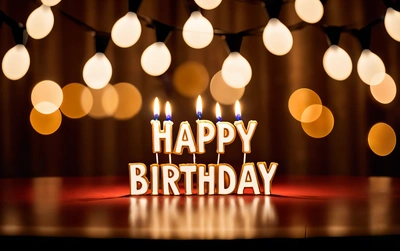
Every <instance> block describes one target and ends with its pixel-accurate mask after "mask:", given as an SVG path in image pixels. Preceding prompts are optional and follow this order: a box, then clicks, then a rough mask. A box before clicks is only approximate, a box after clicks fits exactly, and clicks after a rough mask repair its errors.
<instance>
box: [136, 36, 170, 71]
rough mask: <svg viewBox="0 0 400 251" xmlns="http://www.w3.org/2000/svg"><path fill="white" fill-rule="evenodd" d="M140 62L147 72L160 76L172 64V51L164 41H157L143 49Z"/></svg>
mask: <svg viewBox="0 0 400 251" xmlns="http://www.w3.org/2000/svg"><path fill="white" fill-rule="evenodd" d="M140 64H141V66H142V68H143V70H144V71H145V72H146V73H147V74H149V75H151V76H160V75H161V74H163V73H164V72H166V71H167V70H168V68H169V66H170V65H171V53H170V52H169V50H168V48H167V46H166V45H165V43H164V42H155V43H153V44H151V45H150V46H149V47H147V48H146V49H145V50H144V51H143V53H142V56H141V58H140Z"/></svg>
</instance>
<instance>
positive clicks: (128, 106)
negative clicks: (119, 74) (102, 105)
mask: <svg viewBox="0 0 400 251" xmlns="http://www.w3.org/2000/svg"><path fill="white" fill-rule="evenodd" d="M114 88H115V90H116V91H117V93H118V98H119V102H118V107H117V110H116V111H115V113H114V118H116V119H118V120H126V119H130V118H133V117H134V116H135V115H136V114H137V113H138V112H139V111H140V109H141V108H142V95H141V94H140V91H139V90H138V89H137V88H136V86H134V85H133V84H130V83H118V84H115V85H114Z"/></svg>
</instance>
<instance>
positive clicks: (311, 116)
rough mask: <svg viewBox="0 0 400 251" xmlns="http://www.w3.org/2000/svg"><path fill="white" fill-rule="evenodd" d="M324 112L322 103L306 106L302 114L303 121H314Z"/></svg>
mask: <svg viewBox="0 0 400 251" xmlns="http://www.w3.org/2000/svg"><path fill="white" fill-rule="evenodd" d="M321 113H322V105H320V104H313V105H310V106H308V107H306V108H305V109H304V111H303V113H302V114H301V120H300V121H301V122H303V123H311V122H314V121H315V120H317V119H318V118H319V116H321Z"/></svg>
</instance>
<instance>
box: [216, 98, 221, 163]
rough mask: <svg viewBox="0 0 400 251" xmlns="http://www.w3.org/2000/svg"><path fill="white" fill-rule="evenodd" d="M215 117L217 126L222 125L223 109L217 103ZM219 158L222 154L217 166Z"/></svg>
mask: <svg viewBox="0 0 400 251" xmlns="http://www.w3.org/2000/svg"><path fill="white" fill-rule="evenodd" d="M215 116H216V117H217V126H218V123H221V121H222V116H221V107H220V106H219V103H218V102H217V104H216V105H215ZM219 158H220V153H218V157H217V165H218V164H219Z"/></svg>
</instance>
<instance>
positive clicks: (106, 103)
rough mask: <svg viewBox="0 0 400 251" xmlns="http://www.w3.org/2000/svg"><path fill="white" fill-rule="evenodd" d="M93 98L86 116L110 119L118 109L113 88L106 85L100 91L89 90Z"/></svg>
mask: <svg viewBox="0 0 400 251" xmlns="http://www.w3.org/2000/svg"><path fill="white" fill-rule="evenodd" d="M89 90H90V93H91V94H92V96H93V106H92V109H90V111H89V113H88V116H89V117H91V118H95V119H101V118H106V117H110V116H112V115H113V114H114V112H115V111H116V110H117V107H118V93H117V91H116V90H115V88H114V86H113V85H111V84H107V85H106V86H105V87H103V88H101V89H93V88H89Z"/></svg>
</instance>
